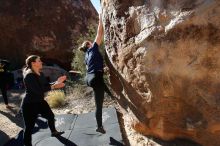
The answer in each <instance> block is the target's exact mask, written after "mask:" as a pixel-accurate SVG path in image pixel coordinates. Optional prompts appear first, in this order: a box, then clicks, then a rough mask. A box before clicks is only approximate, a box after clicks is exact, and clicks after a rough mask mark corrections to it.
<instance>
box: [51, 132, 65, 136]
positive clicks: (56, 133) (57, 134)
mask: <svg viewBox="0 0 220 146" xmlns="http://www.w3.org/2000/svg"><path fill="white" fill-rule="evenodd" d="M63 133H64V131H55V132H53V133H51V136H53V137H56V136H60V135H62V134H63Z"/></svg>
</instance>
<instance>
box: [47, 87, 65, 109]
mask: <svg viewBox="0 0 220 146" xmlns="http://www.w3.org/2000/svg"><path fill="white" fill-rule="evenodd" d="M46 101H47V102H48V104H49V105H50V107H51V108H57V107H60V106H63V105H64V104H65V94H64V92H63V91H62V90H53V91H50V92H48V94H47V97H46Z"/></svg>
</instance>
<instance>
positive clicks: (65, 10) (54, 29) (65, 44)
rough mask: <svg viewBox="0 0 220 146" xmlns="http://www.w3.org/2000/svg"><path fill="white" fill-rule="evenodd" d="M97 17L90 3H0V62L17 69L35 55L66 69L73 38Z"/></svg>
mask: <svg viewBox="0 0 220 146" xmlns="http://www.w3.org/2000/svg"><path fill="white" fill-rule="evenodd" d="M97 16H98V15H97V12H96V10H95V8H94V7H93V6H92V4H91V2H90V0H56V1H54V0H18V1H17V0H16V1H14V0H1V1H0V58H5V59H9V60H10V61H11V62H12V64H13V65H15V66H16V67H20V66H22V65H23V64H24V59H25V58H26V56H27V55H28V54H33V53H35V54H39V55H41V56H42V57H43V60H44V61H46V62H48V63H56V64H58V65H61V66H62V67H64V68H65V69H69V68H70V64H71V59H72V49H73V46H74V45H75V42H76V40H77V38H78V37H79V35H80V34H81V33H85V32H87V26H88V25H90V24H91V25H94V24H97Z"/></svg>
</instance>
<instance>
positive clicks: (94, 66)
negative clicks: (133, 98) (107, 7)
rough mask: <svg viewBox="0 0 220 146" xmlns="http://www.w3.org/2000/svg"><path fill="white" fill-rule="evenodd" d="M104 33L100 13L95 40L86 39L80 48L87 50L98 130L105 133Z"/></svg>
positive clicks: (89, 77)
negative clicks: (102, 49) (103, 108)
mask: <svg viewBox="0 0 220 146" xmlns="http://www.w3.org/2000/svg"><path fill="white" fill-rule="evenodd" d="M103 35H104V30H103V24H102V16H101V14H100V15H99V25H98V31H97V35H96V38H95V40H94V42H93V43H92V42H91V41H85V42H84V43H83V44H82V46H81V47H80V48H79V50H80V51H83V52H85V64H86V69H87V79H86V80H87V81H86V82H87V85H88V86H90V87H92V88H93V91H94V95H95V105H96V112H95V116H96V121H97V129H96V131H97V132H100V133H103V134H105V133H106V131H105V129H104V128H103V125H102V106H103V100H104V80H103V57H102V55H101V53H100V51H99V46H100V45H101V43H102V39H103Z"/></svg>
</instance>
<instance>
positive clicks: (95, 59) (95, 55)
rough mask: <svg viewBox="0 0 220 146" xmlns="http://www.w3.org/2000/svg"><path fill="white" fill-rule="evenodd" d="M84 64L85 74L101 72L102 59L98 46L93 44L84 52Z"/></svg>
mask: <svg viewBox="0 0 220 146" xmlns="http://www.w3.org/2000/svg"><path fill="white" fill-rule="evenodd" d="M85 63H86V67H87V73H95V72H97V71H103V57H102V55H101V53H100V52H99V46H98V44H97V43H96V42H94V43H93V45H92V47H91V48H89V49H88V50H87V51H86V55H85Z"/></svg>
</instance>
